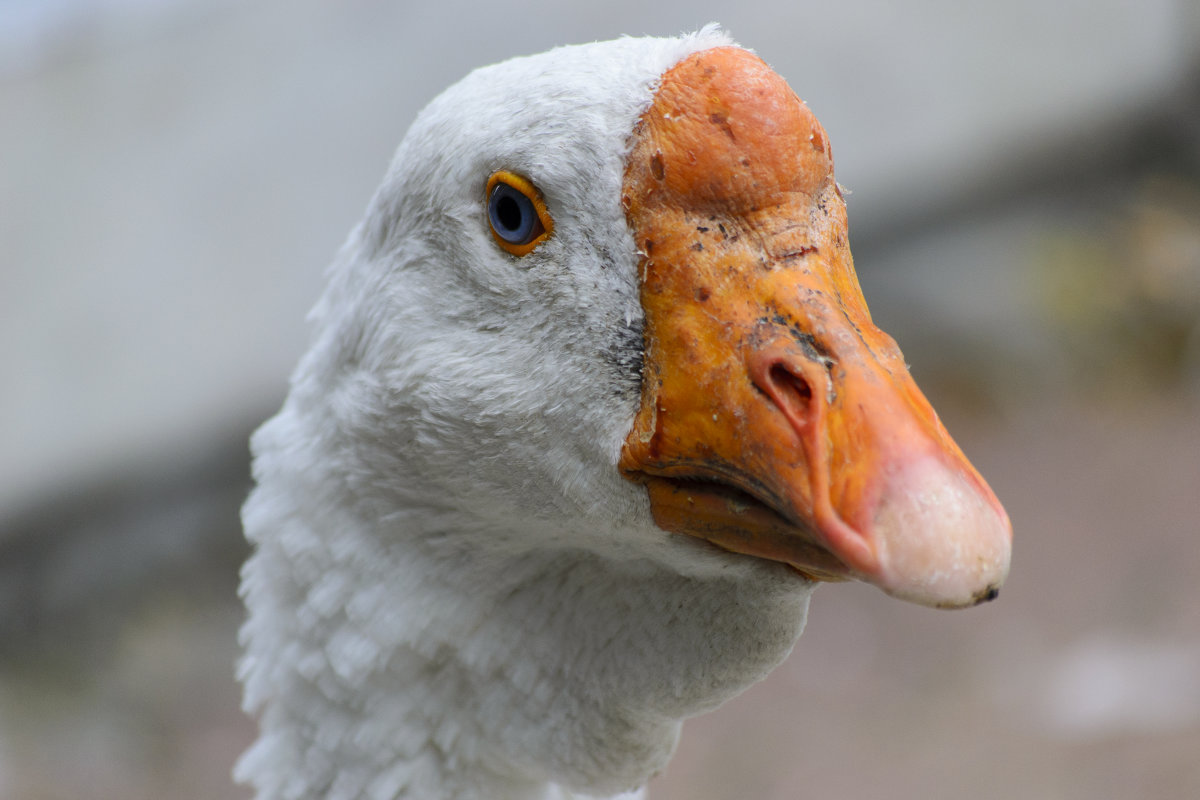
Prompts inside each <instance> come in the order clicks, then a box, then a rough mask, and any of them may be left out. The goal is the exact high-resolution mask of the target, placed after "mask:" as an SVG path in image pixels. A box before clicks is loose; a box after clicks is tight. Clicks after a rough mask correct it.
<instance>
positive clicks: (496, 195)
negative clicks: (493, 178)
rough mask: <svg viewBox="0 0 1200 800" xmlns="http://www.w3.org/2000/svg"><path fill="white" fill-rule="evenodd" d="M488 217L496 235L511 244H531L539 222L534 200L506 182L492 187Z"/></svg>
mask: <svg viewBox="0 0 1200 800" xmlns="http://www.w3.org/2000/svg"><path fill="white" fill-rule="evenodd" d="M488 218H489V219H490V220H491V221H492V230H494V231H495V232H496V235H497V236H499V237H500V238H501V239H503V240H504V241H506V242H508V243H509V244H529V241H530V240H531V239H533V236H534V230H535V229H536V228H537V222H538V218H537V209H535V208H534V207H533V201H532V200H530V199H529V198H528V197H526V196H525V195H523V194H521V193H520V192H518V191H517V190H516V189H514V188H512V187H511V186H509V185H508V184H505V183H498V184H496V188H495V189H492V196H491V198H490V199H489V200H488Z"/></svg>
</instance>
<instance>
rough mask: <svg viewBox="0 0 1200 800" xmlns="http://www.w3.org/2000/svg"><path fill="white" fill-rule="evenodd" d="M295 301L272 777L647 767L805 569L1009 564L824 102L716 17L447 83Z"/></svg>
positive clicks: (871, 577) (1001, 517)
mask: <svg viewBox="0 0 1200 800" xmlns="http://www.w3.org/2000/svg"><path fill="white" fill-rule="evenodd" d="M311 323H312V327H313V336H312V340H311V343H310V349H309V350H308V351H307V353H306V355H304V356H303V358H302V359H301V360H300V362H299V365H298V366H297V367H296V369H295V371H294V373H293V375H292V378H291V384H290V391H289V394H288V396H287V398H286V400H285V401H284V404H283V407H282V409H281V410H280V411H279V412H278V414H277V415H276V416H274V417H273V418H272V419H270V420H269V421H267V422H266V423H265V424H264V425H263V426H262V427H261V428H260V429H259V430H258V431H257V432H256V433H255V435H254V436H253V439H252V443H251V446H252V450H253V453H254V462H253V474H254V479H255V487H254V488H253V490H252V492H251V494H250V496H249V498H248V499H247V501H246V504H245V506H244V508H243V523H244V527H245V532H246V535H247V537H248V539H249V541H250V542H251V544H252V545H253V550H252V554H251V556H250V557H249V559H248V560H247V563H246V564H245V566H244V569H243V572H242V588H241V593H242V596H243V598H244V601H245V604H246V606H247V609H248V613H247V618H246V621H245V622H244V624H243V628H242V631H241V641H242V645H243V649H244V655H243V657H242V660H241V662H240V665H239V678H240V680H241V681H242V683H243V684H244V707H245V708H246V710H247V712H248V713H251V714H253V715H256V716H257V717H258V721H259V736H258V738H257V740H256V741H255V742H254V743H253V744H252V746H251V747H250V748H249V749H248V750H247V751H246V752H245V753H244V754H243V755H242V757H241V758H240V760H239V762H238V764H237V766H236V767H235V777H236V779H237V780H238V781H240V782H242V783H244V784H248V785H249V786H250V787H252V789H253V791H254V793H255V797H257V798H259V800H284V799H286V800H297V799H298V798H327V799H329V800H333V799H335V798H337V799H342V798H370V799H371V800H386V799H390V798H466V799H468V800H470V799H482V798H488V800H518V799H520V800H528V799H529V798H541V799H543V800H549V798H569V797H576V796H610V797H620V798H624V799H625V800H632V798H640V797H643V796H644V794H643V792H644V786H645V784H646V782H647V780H648V779H649V778H650V777H651V776H653V775H655V774H656V773H658V772H660V771H661V770H662V769H663V768H664V765H665V764H666V762H667V760H668V759H669V757H670V755H671V753H672V751H673V749H674V747H675V744H676V741H677V739H678V736H679V732H680V726H681V721H682V720H683V719H685V718H687V717H690V716H693V715H696V714H699V713H702V712H705V711H708V710H711V709H713V708H715V707H716V706H718V705H720V704H721V703H722V702H723V701H725V700H727V699H729V698H730V697H732V696H734V695H736V694H738V693H739V692H741V691H742V690H743V689H745V688H746V687H747V686H749V685H751V684H753V683H754V682H756V681H758V680H760V679H761V678H763V677H764V676H765V675H767V673H768V672H770V671H771V670H772V669H773V668H774V667H775V666H776V665H778V664H779V663H780V662H781V661H782V660H783V659H784V658H785V657H786V656H787V655H788V653H789V652H790V651H791V649H792V647H793V644H794V643H795V642H796V640H797V638H798V637H799V636H800V634H801V631H802V629H803V627H804V623H805V618H806V614H807V608H808V602H809V597H810V595H811V593H812V590H813V588H814V586H816V584H817V583H819V582H823V581H837V580H850V579H853V580H860V581H866V582H869V583H871V584H874V585H876V586H878V587H879V588H880V589H882V590H883V591H884V592H886V593H888V594H890V595H893V596H896V597H899V598H901V599H904V600H908V601H913V602H917V603H923V604H926V605H930V606H939V607H964V606H970V605H973V604H975V603H978V602H981V601H983V600H987V599H991V598H992V597H994V596H995V594H996V592H997V589H998V587H999V586H1000V584H1001V583H1002V581H1003V579H1004V577H1005V575H1006V573H1007V571H1008V565H1009V551H1010V543H1011V528H1010V524H1009V521H1008V518H1007V516H1006V515H1005V512H1004V510H1003V508H1002V507H1001V505H1000V503H999V502H998V501H997V499H996V497H995V496H994V494H993V493H992V491H991V490H990V489H989V488H988V486H987V484H986V483H985V482H984V480H983V479H982V478H981V477H980V476H979V474H978V473H977V472H976V471H975V469H974V468H973V467H972V466H971V465H970V463H969V462H968V461H967V459H966V458H965V457H964V456H963V454H962V452H961V451H960V450H959V448H958V447H957V446H956V445H955V443H954V442H953V440H952V439H951V438H950V437H949V435H948V434H947V433H946V431H945V429H944V428H943V426H942V424H941V423H940V422H939V420H938V418H937V416H936V415H935V414H934V412H933V410H932V409H931V408H930V406H929V404H928V403H927V401H926V400H925V398H924V397H923V395H922V394H921V393H920V391H919V390H918V389H917V387H916V385H915V384H914V382H913V380H912V378H911V377H910V375H909V373H908V371H907V367H906V365H905V362H904V359H903V356H902V355H901V353H900V351H899V349H898V348H897V346H896V344H895V342H894V341H893V340H892V339H891V338H889V337H888V336H887V335H886V334H885V333H883V332H882V331H881V330H879V329H878V328H877V327H876V326H875V325H874V324H873V323H872V321H871V318H870V315H869V312H868V309H867V306H866V303H865V301H864V299H863V296H862V292H861V290H860V288H859V285H858V282H857V278H856V277H855V273H854V268H853V263H852V260H851V255H850V251H849V247H848V242H847V222H846V208H845V203H844V201H843V197H842V191H841V189H840V187H839V186H838V184H837V183H836V181H835V180H834V175H833V161H832V155H831V150H830V145H829V141H828V138H827V137H826V135H825V132H824V130H823V129H822V127H821V126H820V124H819V123H818V122H817V120H816V118H815V117H814V116H813V115H812V113H811V112H810V111H809V109H808V107H807V106H806V105H805V104H804V103H803V102H801V101H800V100H799V98H798V97H797V96H796V95H795V94H794V93H793V92H792V90H791V89H790V88H789V87H788V85H787V84H786V83H785V82H784V80H783V79H782V78H781V77H780V76H779V75H778V74H776V73H775V72H773V71H772V70H771V69H770V68H769V67H768V66H767V65H766V64H765V63H764V62H763V61H762V60H760V59H759V58H758V57H757V56H755V55H754V54H753V53H752V52H751V51H749V50H746V49H743V48H741V47H740V46H738V45H737V44H735V43H734V42H733V40H732V39H731V38H730V37H729V36H728V35H727V34H726V33H725V32H724V31H722V30H721V29H719V28H717V27H715V26H709V27H706V28H703V29H701V30H699V31H697V32H694V33H691V34H687V35H683V36H679V37H673V38H622V39H617V40H614V41H608V42H599V43H592V44H586V45H577V46H569V47H561V48H557V49H554V50H551V51H549V52H546V53H543V54H540V55H536V56H531V57H523V58H516V59H513V60H510V61H506V62H503V63H500V64H496V65H492V66H488V67H484V68H480V69H478V70H476V71H474V72H472V73H471V74H469V75H468V76H467V77H466V78H464V79H463V80H462V81H461V82H459V83H457V84H455V85H454V86H452V87H451V88H449V89H448V90H446V91H445V92H444V93H443V94H441V95H440V96H438V97H437V98H435V99H434V100H433V101H432V102H430V104H429V105H428V106H427V107H426V108H425V109H424V110H422V111H421V112H420V113H419V115H418V116H417V117H416V119H415V121H414V122H413V124H412V126H411V128H410V129H409V131H408V132H407V134H406V135H405V137H404V138H403V140H402V142H401V144H400V145H399V149H398V150H397V152H396V154H395V157H394V159H393V161H392V163H391V165H390V167H389V169H388V171H387V173H386V176H385V178H384V180H383V183H382V185H381V186H380V188H379V189H378V191H377V192H376V194H375V195H374V196H373V198H372V199H371V201H370V203H369V205H368V208H367V211H366V215H365V218H364V219H363V221H362V222H361V223H360V224H359V225H358V226H357V227H356V228H355V229H354V230H353V232H352V233H351V234H350V236H349V238H348V240H347V242H346V243H345V245H344V246H343V247H342V249H341V250H340V251H339V253H338V255H337V256H336V258H335V260H334V263H333V265H332V267H331V268H330V271H329V275H328V285H327V288H326V289H325V291H324V293H323V295H322V296H321V298H320V299H319V300H318V302H317V304H316V306H315V308H314V310H313V311H312V313H311Z"/></svg>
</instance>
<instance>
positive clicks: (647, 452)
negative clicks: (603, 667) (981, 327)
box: [620, 47, 1012, 607]
mask: <svg viewBox="0 0 1200 800" xmlns="http://www.w3.org/2000/svg"><path fill="white" fill-rule="evenodd" d="M631 144H632V150H631V153H630V155H629V160H628V164H627V168H626V174H625V184H624V194H623V198H622V200H623V202H624V204H625V207H626V211H627V215H628V220H629V223H630V226H631V227H632V228H633V230H634V232H635V235H636V237H637V239H636V241H637V243H638V247H639V249H640V251H641V263H640V271H641V299H642V305H643V308H644V310H645V315H646V322H645V350H646V358H645V367H644V374H643V386H642V402H641V407H640V410H639V412H638V414H637V417H636V419H635V421H634V425H633V429H632V431H631V432H630V434H629V436H628V438H627V439H626V441H625V446H624V448H623V450H622V454H621V462H620V468H621V470H622V473H623V474H624V475H625V476H626V477H628V478H630V479H631V480H636V481H640V482H643V483H644V484H645V485H646V486H647V489H648V490H649V493H650V502H651V509H652V512H653V515H654V519H655V522H656V523H657V524H658V525H659V527H661V528H663V529H665V530H668V531H672V532H676V533H684V534H689V535H692V536H698V537H701V538H703V539H706V540H708V541H710V542H712V543H714V544H716V545H718V546H720V547H723V548H725V549H727V550H731V551H734V552H738V553H745V554H749V555H753V556H758V557H761V558H766V559H771V560H774V561H780V562H783V563H786V564H789V565H791V566H792V567H794V568H795V569H797V570H798V571H799V572H801V573H803V574H804V575H806V576H808V577H811V578H815V579H820V580H838V579H844V578H857V579H860V580H865V581H868V582H871V583H874V584H876V585H878V586H879V587H880V588H882V589H883V590H884V591H885V592H888V593H889V594H892V595H896V596H898V597H902V598H905V599H908V600H913V601H915V602H918V603H923V604H926V605H933V606H943V607H958V606H966V605H972V604H974V603H977V602H981V601H983V600H989V599H991V598H992V597H994V596H995V595H996V592H997V591H998V588H999V586H1000V584H1001V583H1002V582H1003V580H1004V577H1005V575H1006V574H1007V572H1008V565H1009V554H1010V548H1011V540H1012V531H1011V526H1010V524H1009V521H1008V517H1007V515H1006V514H1005V513H1004V509H1003V508H1002V507H1001V505H1000V503H999V501H998V500H997V499H996V497H995V495H993V494H992V492H991V490H990V489H989V488H988V486H987V484H986V483H985V482H984V480H983V478H981V477H980V476H979V474H978V473H977V472H976V471H975V469H974V468H973V467H972V466H971V464H970V462H968V461H967V459H966V457H965V456H963V454H962V452H961V451H960V450H959V449H958V447H957V445H955V443H954V441H953V440H952V439H951V438H950V436H949V434H947V433H946V430H945V429H944V428H943V427H942V425H941V423H940V422H939V420H938V418H937V415H936V414H935V413H934V411H933V409H932V408H931V407H930V405H929V403H928V402H927V401H926V400H925V397H924V396H923V395H922V394H921V392H920V390H919V389H918V388H917V386H916V384H915V383H914V382H913V380H912V377H911V376H910V375H909V374H908V371H907V369H906V367H905V364H904V359H903V357H902V355H901V354H900V351H899V349H898V348H897V347H896V344H895V342H894V341H892V339H891V338H890V337H889V336H888V335H887V334H885V333H884V332H883V331H881V330H879V329H878V328H876V327H875V326H874V324H873V323H872V322H871V317H870V312H869V311H868V310H867V305H866V302H865V300H864V299H863V296H862V290H861V289H860V288H859V285H858V279H857V278H856V276H855V274H854V265H853V261H852V258H851V256H850V250H849V247H848V245H847V227H846V207H845V203H844V201H843V199H842V196H841V192H840V191H839V189H838V187H837V184H836V183H835V182H834V179H833V160H832V155H831V153H830V149H829V145H828V143H827V139H826V137H825V133H824V131H823V130H822V128H821V126H820V124H819V123H818V122H817V120H816V118H815V117H814V116H813V115H812V113H811V112H810V111H809V110H808V108H807V107H806V106H805V105H804V103H803V102H801V101H800V99H799V98H798V97H796V95H795V94H794V93H793V92H792V91H791V89H790V88H788V86H787V84H786V83H784V81H783V79H782V78H780V77H779V76H778V75H776V74H775V73H774V72H772V71H771V70H770V68H769V67H767V66H766V65H765V64H764V63H763V62H762V61H761V60H759V59H758V58H757V57H755V56H753V55H751V54H750V53H748V52H746V51H744V50H740V49H737V48H731V47H725V48H716V49H712V50H706V51H703V52H700V53H697V54H694V55H692V56H691V57H689V58H687V59H685V60H684V61H682V62H680V63H679V64H678V65H676V66H675V67H674V68H672V69H671V70H669V71H668V72H667V73H666V74H665V75H664V76H663V80H662V84H661V86H660V88H659V89H658V91H657V93H656V95H655V99H654V102H653V104H652V105H651V107H650V108H649V109H648V110H647V111H646V113H645V114H644V115H643V116H642V118H641V121H640V123H639V125H638V127H637V128H636V130H635V132H634V137H633V140H632V142H631Z"/></svg>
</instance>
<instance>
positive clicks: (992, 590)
mask: <svg viewBox="0 0 1200 800" xmlns="http://www.w3.org/2000/svg"><path fill="white" fill-rule="evenodd" d="M999 596H1000V587H998V586H989V587H987V588H986V589H984V590H983V591H982V592H980V593H979V594H977V595H975V597H974V600H975V603H974V605H981V604H983V603H990V602H992V601H993V600H995V599H996V598H997V597H999Z"/></svg>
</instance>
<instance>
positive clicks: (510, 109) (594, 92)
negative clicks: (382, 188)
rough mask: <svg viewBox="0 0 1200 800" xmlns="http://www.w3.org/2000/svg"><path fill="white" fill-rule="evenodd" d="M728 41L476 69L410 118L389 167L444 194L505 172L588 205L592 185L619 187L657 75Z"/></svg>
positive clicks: (648, 43)
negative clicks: (411, 172) (427, 177)
mask: <svg viewBox="0 0 1200 800" xmlns="http://www.w3.org/2000/svg"><path fill="white" fill-rule="evenodd" d="M730 43H731V42H730V39H729V37H728V36H726V35H725V34H724V33H723V32H721V31H720V30H718V29H717V28H715V27H714V26H710V27H708V28H705V29H703V30H701V31H699V32H697V33H695V34H692V35H690V36H685V37H682V38H673V39H657V38H644V39H632V38H627V39H617V40H614V41H608V42H594V43H591V44H584V45H571V46H566V47H558V48H555V49H553V50H550V51H548V52H545V53H539V54H537V55H532V56H524V57H520V58H514V59H510V60H508V61H504V62H501V63H498V64H492V65H490V66H486V67H480V68H479V69H476V70H475V71H473V72H472V73H470V74H469V75H467V77H465V78H463V79H462V80H461V81H459V82H458V83H457V84H455V85H453V86H451V87H450V88H449V89H447V90H446V91H444V92H443V93H442V94H441V95H439V96H438V97H437V98H435V99H434V100H433V101H432V102H430V104H429V105H428V106H427V107H426V108H425V109H424V110H423V111H422V112H421V113H420V114H419V115H418V117H417V119H416V121H415V122H414V124H413V126H412V128H411V130H410V132H409V135H408V136H407V137H406V143H405V144H406V145H411V146H405V145H402V146H401V150H400V152H399V153H398V154H397V162H402V161H406V162H407V164H405V166H406V167H407V168H408V169H413V168H416V169H418V170H420V169H421V168H422V166H427V167H429V168H432V169H434V170H436V171H437V172H439V173H441V174H443V175H444V176H445V177H446V178H449V179H450V180H447V181H445V182H444V183H442V184H440V186H441V187H443V188H446V189H454V190H461V189H463V188H466V187H470V188H471V189H474V188H475V184H476V183H480V182H482V181H486V179H487V174H484V175H483V176H482V178H479V176H478V173H479V172H481V171H483V172H485V173H490V171H492V170H495V169H500V168H507V169H515V170H519V171H521V172H524V173H526V174H527V175H528V177H530V178H531V179H533V180H535V181H536V182H537V183H538V184H539V186H540V188H541V189H542V190H543V191H556V190H557V191H562V192H572V191H574V190H576V189H578V190H580V191H579V196H580V197H581V198H586V197H596V196H597V195H599V194H600V193H598V192H596V191H595V188H596V187H595V181H596V179H597V178H598V177H604V176H611V178H612V181H613V185H614V186H619V183H620V179H621V173H622V171H623V159H624V155H625V153H626V150H627V144H628V139H629V137H630V134H631V132H632V130H633V126H634V125H635V124H636V122H637V120H638V118H639V116H640V115H641V113H642V112H643V111H644V110H645V109H646V107H647V106H648V105H649V104H650V102H651V100H652V97H653V93H654V90H655V89H656V88H657V85H658V82H659V80H660V79H661V76H662V74H663V73H664V72H666V71H667V70H668V69H670V67H672V66H673V65H674V64H675V63H677V62H678V61H680V60H681V59H683V58H685V57H687V56H688V55H690V54H691V53H693V52H696V51H698V50H704V49H708V48H711V47H717V46H722V45H728V44H730ZM589 187H590V188H592V191H590V192H583V191H582V190H583V189H584V188H589ZM614 202H615V198H614Z"/></svg>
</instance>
